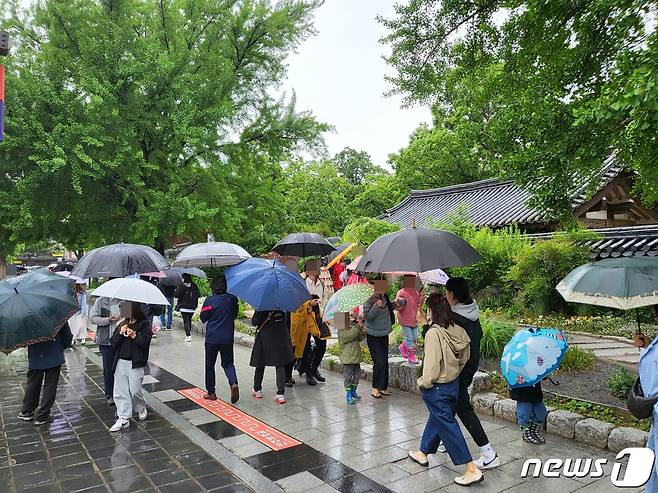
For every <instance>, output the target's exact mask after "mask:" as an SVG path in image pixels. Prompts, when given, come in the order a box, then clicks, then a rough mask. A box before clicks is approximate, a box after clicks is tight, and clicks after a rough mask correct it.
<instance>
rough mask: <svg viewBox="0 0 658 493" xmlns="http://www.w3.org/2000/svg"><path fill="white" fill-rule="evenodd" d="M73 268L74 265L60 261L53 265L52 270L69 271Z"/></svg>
mask: <svg viewBox="0 0 658 493" xmlns="http://www.w3.org/2000/svg"><path fill="white" fill-rule="evenodd" d="M73 269H75V265H73V264H69V263H66V262H62V263H61V264H57V265H56V266H55V267H53V272H65V271H68V272H71V271H72V270H73Z"/></svg>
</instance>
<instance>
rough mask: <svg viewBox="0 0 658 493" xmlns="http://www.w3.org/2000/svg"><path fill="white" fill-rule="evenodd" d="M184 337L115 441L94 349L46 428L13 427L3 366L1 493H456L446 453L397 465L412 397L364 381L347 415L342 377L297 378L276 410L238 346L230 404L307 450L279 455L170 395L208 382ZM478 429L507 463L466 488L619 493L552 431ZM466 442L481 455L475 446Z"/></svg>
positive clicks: (503, 425)
mask: <svg viewBox="0 0 658 493" xmlns="http://www.w3.org/2000/svg"><path fill="white" fill-rule="evenodd" d="M183 337H184V334H182V333H181V332H179V331H173V332H166V333H161V334H160V335H159V337H158V338H157V339H156V340H154V341H153V344H152V346H151V357H150V371H149V373H150V374H149V375H148V376H147V377H145V380H144V389H145V391H146V393H145V398H146V401H147V404H148V406H149V413H150V414H149V418H148V420H147V421H146V422H144V423H133V424H132V425H131V427H130V429H129V430H126V431H125V432H121V433H119V434H112V433H110V432H109V431H108V427H109V426H110V425H111V424H112V423H113V422H114V420H115V415H114V408H108V407H107V405H106V403H105V399H104V397H103V394H102V391H101V388H100V387H101V386H102V372H101V370H100V367H99V364H100V359H99V357H98V354H97V352H98V351H97V348H94V347H89V346H87V347H86V348H81V349H76V350H73V351H67V353H66V359H67V362H66V365H65V367H63V369H62V378H61V380H60V386H59V389H58V397H57V404H56V407H55V408H54V409H53V414H55V416H56V418H57V419H56V420H55V421H54V422H53V423H50V424H49V425H44V426H42V427H35V426H34V425H33V424H31V423H24V422H21V421H19V420H18V419H17V418H16V415H17V414H18V412H19V411H20V401H21V398H22V389H21V385H22V383H23V381H24V378H25V375H24V373H25V361H24V360H20V359H19V364H18V366H16V368H13V369H11V370H10V369H9V367H7V366H5V365H2V364H0V406H1V409H0V417H1V419H2V421H0V430H1V433H0V492H5V491H7V492H11V493H13V492H19V491H20V492H23V491H34V492H36V491H39V492H50V491H57V492H68V491H87V492H95V491H103V492H107V491H126V492H137V491H163V492H169V491H174V492H179V491H180V492H185V493H188V492H194V491H221V492H229V491H257V492H258V493H261V492H270V491H271V492H280V491H288V492H303V491H313V492H314V493H323V492H335V491H340V492H343V493H360V492H367V491H370V492H389V491H395V492H400V493H402V492H405V493H406V492H417V491H418V492H435V491H436V492H444V493H445V492H451V491H464V489H463V488H462V487H459V486H457V485H455V484H454V483H453V479H454V477H455V476H458V475H459V474H461V468H460V467H455V466H453V465H452V463H451V462H450V459H449V458H448V457H447V455H446V454H437V455H436V456H430V467H429V468H423V467H421V466H418V465H416V464H414V463H412V462H411V461H409V460H408V459H407V458H406V454H407V451H408V450H409V449H413V448H417V447H418V444H419V441H420V436H421V434H422V431H423V428H424V426H425V421H426V419H427V411H426V409H425V406H424V404H423V402H422V400H421V399H420V396H418V395H415V394H409V393H406V392H401V391H396V392H395V393H394V395H393V396H391V397H389V398H386V399H380V400H375V399H372V398H370V396H369V386H368V382H362V384H361V385H360V387H359V390H360V393H361V395H362V396H363V400H362V402H360V403H358V404H356V405H353V406H351V405H347V404H346V403H345V401H344V390H343V386H342V378H341V375H340V374H333V373H330V372H328V374H327V375H325V376H326V377H327V382H326V383H324V384H322V383H320V384H318V385H317V386H315V387H310V386H308V385H307V384H306V383H305V382H304V381H303V379H298V381H299V383H298V384H297V385H295V387H294V388H292V389H286V399H287V403H286V404H285V405H278V404H275V403H274V401H273V397H274V393H275V392H274V390H275V386H274V371H273V369H269V368H268V369H267V370H266V374H265V381H264V384H263V391H264V393H265V397H264V398H263V399H262V400H258V401H257V400H255V399H253V398H252V397H251V396H250V389H251V379H252V378H253V369H252V368H250V367H249V365H248V361H249V354H250V351H249V350H248V349H246V348H243V347H238V346H236V348H235V357H236V367H237V371H238V377H239V379H240V384H241V386H240V387H241V392H242V398H241V400H240V401H239V403H238V404H237V405H236V407H238V408H239V409H240V410H241V411H243V412H245V413H247V414H249V415H250V416H253V417H254V418H256V419H258V420H260V421H262V422H264V423H267V424H268V425H270V426H272V427H274V428H276V429H277V430H280V431H281V432H283V433H285V434H287V435H289V436H291V437H293V438H295V439H297V440H299V441H300V442H302V443H301V445H298V446H294V447H291V448H287V449H285V450H280V451H274V450H271V449H270V448H269V447H267V446H265V445H263V444H262V443H260V442H259V441H257V440H256V439H254V438H252V437H251V436H249V434H247V433H244V432H242V431H240V430H239V429H237V428H235V427H233V426H232V425H230V424H228V423H227V422H224V421H222V420H220V419H219V418H218V417H217V416H215V415H214V414H212V413H210V412H209V411H207V410H205V409H203V408H202V407H201V406H199V405H198V404H196V403H194V402H193V401H191V400H188V399H187V398H185V397H183V396H182V395H180V394H179V393H178V392H176V391H177V390H180V389H184V388H189V387H193V386H198V387H199V388H203V383H204V375H203V361H204V355H203V339H202V338H201V337H199V336H193V340H192V343H189V344H188V343H185V342H183ZM13 360H14V359H12V361H13ZM217 370H218V371H217V383H218V386H217V387H218V388H217V393H218V396H219V398H220V399H224V400H225V401H228V400H229V389H228V386H227V385H226V383H225V379H224V376H223V372H222V370H221V367H220V365H219V362H218V365H217ZM482 422H483V425H484V428H485V430H486V431H487V433H488V435H489V438H490V440H491V442H492V444H493V445H494V447H495V448H496V450H497V452H498V453H499V455H500V458H501V461H502V464H503V465H502V466H501V467H499V468H497V469H495V470H492V471H487V472H486V473H485V481H484V483H482V484H480V485H477V486H474V487H472V488H471V489H470V490H469V491H477V492H485V491H486V492H501V491H509V492H526V491H531V490H533V489H537V490H538V491H544V490H545V491H551V492H572V491H578V492H581V493H587V492H594V491H596V492H597V493H605V492H613V491H619V490H616V489H615V488H614V487H613V486H612V484H611V482H610V478H609V476H610V471H611V469H612V464H613V463H614V456H613V455H612V454H610V453H608V452H605V451H601V450H597V449H593V448H589V447H586V446H583V445H581V444H578V443H575V442H573V441H570V440H566V439H562V438H559V437H555V436H552V435H548V436H547V443H546V444H545V445H543V446H540V447H538V446H535V445H530V444H527V443H525V442H523V441H522V440H521V438H520V434H519V431H518V429H517V428H516V427H515V426H513V425H512V424H510V423H507V422H503V421H499V420H496V419H494V418H492V417H489V416H487V417H483V418H482ZM465 436H466V437H468V434H467V433H466V432H465ZM467 443H468V445H469V448H470V449H471V450H472V452H473V454H474V457H477V452H478V449H477V446H476V445H475V444H474V443H473V441H472V439H471V438H468V439H467ZM531 457H536V458H540V459H547V458H567V457H570V458H598V457H602V458H608V459H609V462H608V464H607V465H606V467H605V468H604V470H605V476H604V477H603V478H600V479H599V478H587V477H585V478H566V477H562V478H559V479H550V480H547V479H545V478H528V479H524V478H521V476H520V472H521V468H522V465H523V462H524V461H525V459H526V458H531ZM625 491H637V490H625Z"/></svg>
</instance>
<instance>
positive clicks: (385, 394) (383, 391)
mask: <svg viewBox="0 0 658 493" xmlns="http://www.w3.org/2000/svg"><path fill="white" fill-rule="evenodd" d="M379 393H380V394H382V395H383V396H386V397H388V396H389V395H391V391H390V390H380V391H379Z"/></svg>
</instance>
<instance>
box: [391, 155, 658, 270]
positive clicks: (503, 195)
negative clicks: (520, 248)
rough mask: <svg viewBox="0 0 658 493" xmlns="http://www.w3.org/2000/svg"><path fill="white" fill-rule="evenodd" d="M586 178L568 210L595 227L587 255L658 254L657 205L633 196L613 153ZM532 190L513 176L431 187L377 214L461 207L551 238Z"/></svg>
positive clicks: (400, 215)
mask: <svg viewBox="0 0 658 493" xmlns="http://www.w3.org/2000/svg"><path fill="white" fill-rule="evenodd" d="M595 179H596V182H598V185H597V186H596V187H594V188H596V189H595V190H594V192H593V193H592V190H591V188H592V187H591V186H590V184H591V183H592V182H591V181H589V182H588V181H587V180H585V181H584V182H583V184H582V185H581V186H580V187H576V189H575V191H574V193H573V198H572V202H571V208H572V214H573V216H574V218H576V219H577V220H578V221H579V222H580V223H581V224H584V225H585V226H586V227H587V228H590V229H592V230H594V231H596V232H597V233H598V234H599V236H600V238H601V239H600V240H597V241H591V242H588V243H587V246H588V247H590V248H591V249H592V258H597V259H600V258H607V257H619V256H622V255H623V256H631V255H649V256H656V255H658V207H655V206H654V207H652V208H649V207H645V206H643V205H642V204H641V202H640V201H639V200H638V199H637V198H636V197H633V195H632V185H633V177H632V175H631V174H630V173H628V172H626V171H624V169H623V168H622V167H621V166H620V165H619V164H617V162H616V160H615V159H614V158H613V157H610V158H608V159H607V160H606V162H605V163H604V166H603V168H602V170H601V173H600V174H599V175H598V176H596V177H595ZM531 198H532V195H531V192H530V191H528V190H527V189H525V188H523V187H520V186H519V185H517V184H516V183H514V182H513V181H503V180H497V179H490V180H482V181H476V182H473V183H464V184H461V185H454V186H450V187H444V188H435V189H431V190H412V191H411V193H410V194H409V196H408V197H407V198H406V199H404V200H403V201H402V202H401V203H400V204H398V205H396V206H395V207H393V208H391V209H389V210H387V211H386V213H385V214H384V215H383V216H382V217H381V219H384V220H385V221H388V222H390V223H397V224H400V225H401V226H402V227H409V226H411V225H412V223H414V222H415V223H416V224H418V225H431V224H435V223H438V222H441V221H445V220H448V219H449V218H450V217H451V216H453V215H454V214H455V213H457V211H459V210H460V208H463V210H464V211H465V213H466V214H467V216H468V218H469V220H470V221H471V222H472V223H473V224H475V225H476V226H478V227H485V226H486V227H490V228H493V229H496V228H501V227H504V226H509V225H512V224H516V225H517V226H518V227H519V228H520V229H521V230H522V231H523V232H524V233H526V234H528V235H530V236H533V237H535V238H546V237H550V236H551V234H552V232H554V231H555V230H556V228H557V227H558V226H559V224H558V222H557V221H554V220H552V219H550V218H549V217H548V216H547V215H546V214H545V213H543V212H542V211H540V210H538V209H535V208H533V207H531V206H530V205H529V201H530V199H531Z"/></svg>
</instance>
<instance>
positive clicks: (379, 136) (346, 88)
mask: <svg viewBox="0 0 658 493" xmlns="http://www.w3.org/2000/svg"><path fill="white" fill-rule="evenodd" d="M394 3H395V0H326V2H325V4H324V5H323V6H322V7H320V9H319V10H318V11H317V14H316V18H315V27H316V29H317V31H318V34H317V36H316V37H314V38H311V39H309V40H307V41H306V42H305V43H304V44H303V45H302V46H301V47H300V49H299V52H298V53H296V54H293V55H292V56H291V57H290V58H289V76H288V83H287V84H286V87H287V88H289V89H294V90H295V92H296V93H297V107H298V109H300V110H301V109H303V110H311V111H313V113H314V114H315V115H316V117H317V118H318V119H319V120H320V121H323V122H327V123H329V124H331V125H333V126H334V127H335V129H336V130H335V133H333V134H328V135H326V142H327V145H328V147H329V152H330V153H331V154H332V155H333V154H335V153H337V152H339V151H340V150H341V149H343V148H344V147H348V146H349V147H353V148H355V149H357V150H364V151H367V152H368V153H369V154H370V155H371V157H372V159H373V162H374V163H375V164H379V165H382V166H385V167H387V168H389V166H388V165H386V164H385V163H386V160H387V157H388V155H389V154H390V153H392V152H396V151H398V150H399V149H400V148H401V147H404V146H406V144H407V142H408V138H409V134H410V133H411V132H412V131H413V130H414V129H415V128H416V127H417V126H418V125H419V124H420V123H421V122H430V121H431V115H430V111H429V109H428V108H418V107H416V108H411V109H402V108H401V98H399V97H384V93H385V92H386V91H387V90H388V89H390V85H389V84H388V83H387V82H386V81H385V80H384V75H385V74H390V73H391V69H390V68H389V67H388V65H387V64H386V62H385V61H384V60H383V59H382V55H383V54H384V53H385V52H386V51H387V47H386V46H384V45H382V44H381V43H379V39H380V38H381V37H382V36H384V34H385V33H386V31H385V29H384V28H383V27H382V26H381V24H379V23H378V22H377V21H376V20H375V17H376V16H377V14H381V15H383V16H385V17H391V16H392V14H393V4H394Z"/></svg>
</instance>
